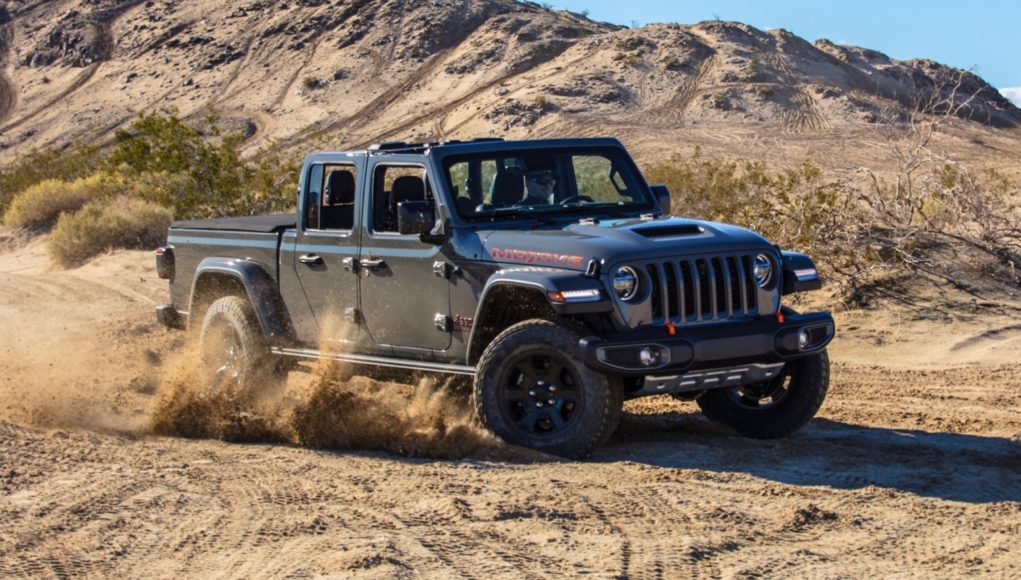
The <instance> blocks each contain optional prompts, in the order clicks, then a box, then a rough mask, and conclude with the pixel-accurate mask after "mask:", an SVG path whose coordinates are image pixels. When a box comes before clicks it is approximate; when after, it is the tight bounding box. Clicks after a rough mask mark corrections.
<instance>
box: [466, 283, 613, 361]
mask: <svg viewBox="0 0 1021 580" xmlns="http://www.w3.org/2000/svg"><path fill="white" fill-rule="evenodd" d="M507 287H512V288H520V289H524V290H529V291H532V292H538V293H540V294H542V296H543V299H544V300H545V301H546V303H547V304H549V306H550V307H551V308H552V309H553V311H554V312H556V313H557V314H558V315H571V314H598V313H608V312H612V311H613V308H614V306H613V301H612V299H611V298H610V296H609V295H608V294H607V291H606V288H605V286H604V285H603V283H602V282H601V281H600V280H598V279H593V278H586V277H584V276H582V275H581V273H580V272H576V271H574V270H559V269H553V268H517V269H509V270H500V271H497V272H496V273H494V274H493V275H492V276H490V277H489V279H488V280H487V281H486V285H485V287H483V289H482V292H481V293H480V294H479V302H478V306H477V307H476V309H475V319H474V320H475V323H474V324H473V325H472V330H471V334H470V335H469V336H468V351H469V352H472V351H473V350H474V345H475V341H476V340H477V339H478V332H479V328H480V327H481V326H482V321H483V320H485V318H484V317H485V316H486V315H487V313H488V310H489V308H491V307H492V303H493V300H492V298H491V296H492V295H493V292H494V291H495V290H498V289H504V288H507ZM594 289H597V290H599V291H600V299H599V300H596V301H591V302H576V303H558V302H554V301H553V300H552V299H551V298H550V294H551V293H553V294H556V293H559V292H568V291H572V290H594Z"/></svg>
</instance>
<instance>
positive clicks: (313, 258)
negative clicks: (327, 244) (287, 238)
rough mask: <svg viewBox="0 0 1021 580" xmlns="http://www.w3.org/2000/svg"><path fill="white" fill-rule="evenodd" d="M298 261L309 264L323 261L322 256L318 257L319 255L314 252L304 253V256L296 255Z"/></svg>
mask: <svg viewBox="0 0 1021 580" xmlns="http://www.w3.org/2000/svg"><path fill="white" fill-rule="evenodd" d="M298 261H299V262H301V263H302V264H309V265H311V264H322V263H323V259H322V257H320V256H318V255H316V254H305V255H304V256H299V257H298Z"/></svg>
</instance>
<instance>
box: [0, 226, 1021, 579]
mask: <svg viewBox="0 0 1021 580" xmlns="http://www.w3.org/2000/svg"><path fill="white" fill-rule="evenodd" d="M164 292H165V287H164V285H163V283H162V282H161V281H160V280H158V279H157V278H156V276H155V273H154V271H153V267H152V258H151V256H150V255H148V254H147V253H142V252H117V253H114V254H111V255H108V256H104V257H102V258H100V259H99V260H97V261H95V262H93V263H91V264H89V265H86V266H84V267H82V268H79V269H77V270H72V271H67V272H64V271H56V270H53V269H51V267H50V266H49V265H48V261H47V259H46V256H45V252H44V248H43V246H42V244H41V243H40V242H38V241H34V242H29V243H28V244H27V245H23V246H21V247H18V248H16V249H13V250H11V249H8V250H6V251H0V322H2V326H0V327H2V329H3V330H2V331H0V522H2V523H0V529H2V533H0V576H4V577H6V576H38V577H67V576H110V577H138V576H146V577H150V576H158V577H178V576H181V575H186V576H190V577H208V576H233V577H238V576H246V577H247V576H318V575H340V576H353V577H358V576H365V577H374V578H375V577H428V578H434V577H439V578H443V577H486V576H499V577H530V578H531V577H548V576H565V575H570V576H574V575H593V576H596V577H632V578H653V577H656V578H677V577H683V576H722V577H750V576H767V577H773V576H793V577H806V576H808V577H849V576H850V577H863V576H884V577H890V576H893V577H902V576H907V577H927V578H928V577H959V576H962V575H975V576H984V577H1001V578H1017V577H1019V576H1021V547H1019V546H1018V543H1017V538H1018V537H1021V535H1019V534H1021V379H1019V378H1018V377H1019V376H1021V363H1019V362H1018V361H1017V359H1018V356H1017V355H1018V354H1019V353H1021V328H1019V327H1018V325H1017V323H1016V322H1014V323H1013V325H1012V320H1013V321H1016V320H1017V316H1016V314H1014V315H1012V316H1007V317H1005V316H1003V315H1002V314H1000V315H976V316H973V317H961V318H960V319H954V320H949V321H948V320H913V321H912V320H907V319H902V318H898V317H897V316H895V315H893V314H889V313H882V314H876V315H872V314H869V313H860V312H859V313H846V314H842V315H840V317H839V320H838V323H839V325H840V328H841V329H842V330H843V332H842V333H841V338H840V339H839V340H838V341H837V342H836V343H835V344H834V346H833V348H832V351H831V352H832V357H833V360H834V369H833V384H832V386H831V391H830V396H829V398H828V399H827V401H826V404H825V405H824V407H823V410H822V412H821V414H820V416H819V418H818V419H816V420H815V421H813V422H812V423H811V424H810V425H809V426H808V427H807V428H806V429H804V430H803V431H802V432H800V433H798V434H797V435H795V436H793V437H791V438H789V439H786V440H782V441H770V442H758V441H749V440H744V439H741V438H738V437H736V436H734V435H732V434H730V433H728V432H726V431H725V430H723V429H721V428H718V427H716V426H714V425H713V424H711V423H708V422H706V421H705V420H704V419H703V418H702V417H701V415H699V414H698V413H697V407H696V406H695V405H693V404H691V403H682V402H677V401H674V400H672V399H666V398H650V399H643V400H639V401H634V402H631V403H629V404H628V406H627V411H628V414H627V415H626V418H625V420H624V422H623V425H622V427H621V429H620V430H619V432H618V433H617V435H616V436H615V437H614V438H613V440H612V441H611V442H610V443H609V444H608V445H606V446H605V447H604V448H603V449H601V450H600V451H599V452H597V453H596V454H595V455H594V456H593V457H592V458H591V459H589V460H587V461H583V462H564V461H558V460H553V459H550V458H545V457H536V456H532V455H530V454H528V453H527V452H523V451H521V450H515V449H509V448H507V447H505V446H502V445H500V444H497V443H495V442H494V441H492V439H491V438H488V437H487V435H486V434H484V433H480V432H475V431H471V430H469V431H466V432H461V433H460V434H459V435H458V436H456V437H455V436H452V435H451V434H452V433H453V432H454V431H453V430H451V429H450V428H449V427H450V425H453V424H458V422H459V421H461V420H462V419H463V417H464V416H465V413H466V411H465V410H464V409H463V408H461V407H459V406H458V405H457V404H456V403H454V402H451V401H450V400H447V399H445V398H439V399H437V398H436V397H435V396H434V395H435V394H434V393H433V391H432V387H430V386H429V385H428V384H427V383H422V384H420V385H419V386H418V387H417V388H416V387H414V386H405V387H398V386H396V385H391V384H387V383H376V382H373V381H369V380H367V379H356V380H355V381H353V382H352V384H357V385H358V388H359V389H361V394H362V395H369V394H370V391H374V390H375V391H378V393H379V394H380V396H381V397H384V396H385V397H386V398H387V404H388V405H390V406H389V407H387V408H388V409H389V410H390V411H392V412H391V413H390V414H388V415H386V421H388V422H389V424H388V425H387V426H384V427H386V428H380V429H378V430H377V431H378V432H374V433H372V434H370V435H371V436H366V437H363V438H361V439H358V438H354V439H351V438H349V439H347V440H345V441H346V443H345V442H343V441H342V442H341V445H340V446H341V447H343V446H345V445H346V446H350V447H354V448H358V450H351V449H348V450H344V449H339V450H332V451H322V450H312V449H306V448H302V447H300V446H296V445H290V444H284V443H267V442H261V443H246V444H241V443H225V442H220V441H215V440H194V439H183V438H176V437H165V436H156V435H153V434H151V432H150V427H149V425H150V422H151V418H152V413H153V412H154V411H153V410H154V409H155V408H156V407H157V402H158V401H159V400H161V398H165V397H166V396H167V394H166V390H167V389H168V388H169V387H168V386H167V382H166V380H165V377H166V376H167V375H168V374H169V373H170V369H171V368H173V367H174V364H175V363H174V362H173V361H174V358H175V355H174V352H175V351H177V350H180V349H181V347H182V345H183V342H184V341H183V337H182V336H181V333H176V332H171V331H168V330H165V329H162V328H160V327H159V326H158V325H157V324H156V323H155V322H154V321H153V317H152V306H153V305H154V304H155V303H156V302H157V301H158V300H160V299H161V298H162V296H163V293H164ZM1015 312H1016V311H1015ZM308 378H309V374H308V373H292V379H293V380H292V381H291V383H292V384H291V385H290V386H289V387H288V388H289V389H291V390H292V391H294V392H295V393H296V394H292V396H295V397H301V396H303V393H305V394H307V391H301V388H306V389H307V387H308V383H309V380H308ZM295 385H296V386H295ZM303 386H304V387H303ZM423 391H426V393H425V395H423V394H422V392H423ZM394 393H405V394H406V395H407V397H406V399H404V402H405V403H406V405H407V407H408V408H407V409H406V410H404V411H401V410H400V409H399V408H398V407H399V405H400V400H401V399H400V397H396V396H395V395H394ZM430 393H433V395H430ZM423 396H424V397H425V399H423ZM423 400H425V403H423ZM370 401H371V399H370V398H368V397H366V398H362V399H358V398H355V399H353V400H352V406H356V405H363V407H362V408H365V409H369V410H372V409H374V407H372V406H364V405H369V404H370V403H369V402H370ZM437 414H441V415H442V414H446V415H447V416H448V417H447V419H448V420H447V424H446V426H445V427H442V428H437V426H436V419H437V417H436V415H437ZM412 436H414V437H417V438H418V440H419V442H420V443H421V440H423V439H424V440H426V441H427V442H431V444H429V445H424V446H423V445H418V446H417V447H415V446H411V447H409V446H407V445H404V444H402V440H403V439H405V438H409V437H411V439H414V437H412ZM387 437H389V439H387ZM411 439H408V440H411ZM380 449H387V450H390V451H397V452H400V451H402V450H404V451H408V450H409V449H412V450H415V449H417V450H418V451H419V453H418V454H417V456H416V454H412V455H411V456H408V455H407V454H403V455H402V454H400V453H390V452H384V451H380ZM423 455H425V456H423Z"/></svg>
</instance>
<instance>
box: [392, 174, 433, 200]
mask: <svg viewBox="0 0 1021 580" xmlns="http://www.w3.org/2000/svg"><path fill="white" fill-rule="evenodd" d="M391 192H392V194H393V203H394V206H395V207H396V206H397V204H398V203H401V202H402V201H422V200H424V199H425V182H424V181H422V178H421V177H418V176H415V175H402V176H400V177H398V178H397V179H395V180H394V184H393V187H392V188H391Z"/></svg>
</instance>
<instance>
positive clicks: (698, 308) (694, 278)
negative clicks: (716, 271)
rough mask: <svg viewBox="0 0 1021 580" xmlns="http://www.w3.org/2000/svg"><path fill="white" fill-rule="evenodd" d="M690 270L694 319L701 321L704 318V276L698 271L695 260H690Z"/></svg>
mask: <svg viewBox="0 0 1021 580" xmlns="http://www.w3.org/2000/svg"><path fill="white" fill-rule="evenodd" d="M688 270H689V271H690V272H691V288H692V292H693V294H692V300H691V302H692V308H691V312H692V320H694V321H696V322H697V321H699V320H701V319H702V277H701V276H700V275H699V273H698V266H697V265H696V263H695V261H694V260H688Z"/></svg>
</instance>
